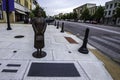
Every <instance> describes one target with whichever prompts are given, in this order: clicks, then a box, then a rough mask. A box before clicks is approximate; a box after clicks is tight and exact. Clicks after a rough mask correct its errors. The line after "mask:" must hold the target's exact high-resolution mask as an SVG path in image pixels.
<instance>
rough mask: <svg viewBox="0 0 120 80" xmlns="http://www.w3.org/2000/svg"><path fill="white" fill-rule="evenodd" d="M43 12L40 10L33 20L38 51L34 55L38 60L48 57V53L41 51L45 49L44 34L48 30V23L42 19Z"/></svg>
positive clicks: (35, 44)
mask: <svg viewBox="0 0 120 80" xmlns="http://www.w3.org/2000/svg"><path fill="white" fill-rule="evenodd" d="M41 12H42V10H41V9H39V10H38V13H37V15H36V17H34V18H33V19H32V27H33V30H34V32H35V36H34V47H35V48H36V49H37V51H36V52H34V53H33V56H34V57H36V58H42V57H44V56H46V53H45V52H44V51H42V50H41V49H42V48H44V46H45V44H44V32H45V30H46V27H47V25H46V21H45V19H44V18H43V17H42V14H41Z"/></svg>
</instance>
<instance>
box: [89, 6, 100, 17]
mask: <svg viewBox="0 0 120 80" xmlns="http://www.w3.org/2000/svg"><path fill="white" fill-rule="evenodd" d="M97 9H98V6H94V7H91V8H88V10H89V13H90V15H94V14H95V12H96V10H97Z"/></svg>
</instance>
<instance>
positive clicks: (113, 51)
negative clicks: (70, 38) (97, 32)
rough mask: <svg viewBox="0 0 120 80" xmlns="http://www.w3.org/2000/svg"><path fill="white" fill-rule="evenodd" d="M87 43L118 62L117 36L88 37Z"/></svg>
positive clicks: (118, 38) (118, 42) (119, 44)
mask: <svg viewBox="0 0 120 80" xmlns="http://www.w3.org/2000/svg"><path fill="white" fill-rule="evenodd" d="M88 42H89V43H90V44H91V45H93V46H94V47H96V48H97V49H98V50H100V51H101V52H103V53H104V54H106V55H108V56H109V57H111V58H112V59H114V60H116V61H118V62H120V37H119V36H90V37H89V40H88Z"/></svg>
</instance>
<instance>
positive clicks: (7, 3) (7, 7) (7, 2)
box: [6, 0, 12, 30]
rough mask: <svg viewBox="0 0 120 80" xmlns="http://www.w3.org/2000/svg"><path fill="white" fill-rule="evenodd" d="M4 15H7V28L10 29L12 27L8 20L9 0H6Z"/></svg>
mask: <svg viewBox="0 0 120 80" xmlns="http://www.w3.org/2000/svg"><path fill="white" fill-rule="evenodd" d="M6 15H7V24H8V27H7V30H12V28H11V27H10V20H9V1H8V0H6Z"/></svg>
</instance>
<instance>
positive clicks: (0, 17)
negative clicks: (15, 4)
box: [0, 3, 3, 20]
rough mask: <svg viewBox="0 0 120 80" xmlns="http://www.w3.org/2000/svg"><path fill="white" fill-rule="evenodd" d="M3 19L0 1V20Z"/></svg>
mask: <svg viewBox="0 0 120 80" xmlns="http://www.w3.org/2000/svg"><path fill="white" fill-rule="evenodd" d="M1 19H3V12H2V5H1V3H0V20H1Z"/></svg>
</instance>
